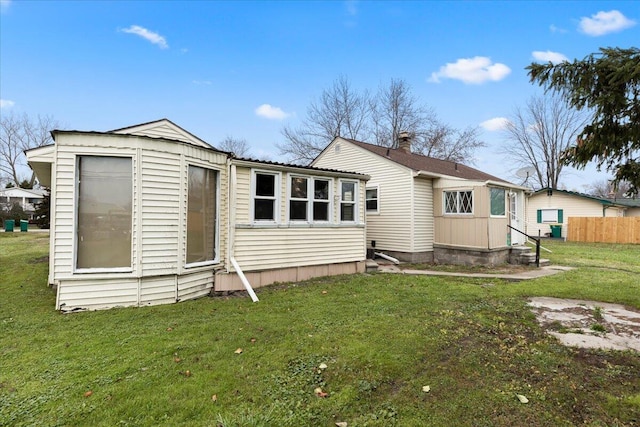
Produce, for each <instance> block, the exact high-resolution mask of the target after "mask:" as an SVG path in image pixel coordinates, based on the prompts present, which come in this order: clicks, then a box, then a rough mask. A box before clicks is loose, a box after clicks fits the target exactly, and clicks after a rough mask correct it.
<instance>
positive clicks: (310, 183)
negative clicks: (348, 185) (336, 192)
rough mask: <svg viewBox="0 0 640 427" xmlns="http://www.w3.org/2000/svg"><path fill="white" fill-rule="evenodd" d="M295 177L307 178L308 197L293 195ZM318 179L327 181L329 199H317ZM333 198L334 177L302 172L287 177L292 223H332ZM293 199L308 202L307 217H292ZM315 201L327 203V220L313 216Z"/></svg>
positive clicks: (288, 207) (290, 220) (288, 217)
mask: <svg viewBox="0 0 640 427" xmlns="http://www.w3.org/2000/svg"><path fill="white" fill-rule="evenodd" d="M295 178H303V179H306V180H307V197H306V198H294V197H292V196H291V189H292V187H293V185H292V182H293V180H294V179H295ZM317 181H325V182H327V187H328V190H329V193H328V198H327V199H316V197H315V183H316V182H317ZM332 198H333V179H332V178H329V177H319V176H311V175H301V174H289V176H288V179H287V220H288V221H289V222H290V223H296V224H299V223H303V224H314V223H315V224H318V223H325V224H327V223H330V222H331V216H332V215H331V212H332V209H333V208H332V203H331V200H332ZM292 201H300V202H306V203H307V212H306V214H307V218H306V219H291V202H292ZM315 203H326V204H327V219H326V220H316V219H315V218H314V217H313V213H314V209H313V208H314V205H315Z"/></svg>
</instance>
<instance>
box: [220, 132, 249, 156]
mask: <svg viewBox="0 0 640 427" xmlns="http://www.w3.org/2000/svg"><path fill="white" fill-rule="evenodd" d="M218 148H219V149H220V150H222V151H228V152H231V153H233V154H235V155H236V157H247V156H250V155H251V154H250V153H249V151H250V150H251V147H249V143H248V142H247V140H246V139H244V138H234V137H232V136H227V137H225V138H224V139H223V140H222V141H220V143H218Z"/></svg>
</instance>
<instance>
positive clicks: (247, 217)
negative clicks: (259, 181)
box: [235, 167, 253, 224]
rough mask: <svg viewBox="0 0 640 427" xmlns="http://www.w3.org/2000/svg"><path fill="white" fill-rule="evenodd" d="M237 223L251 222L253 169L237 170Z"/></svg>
mask: <svg viewBox="0 0 640 427" xmlns="http://www.w3.org/2000/svg"><path fill="white" fill-rule="evenodd" d="M235 197H236V223H238V224H249V223H250V222H251V213H250V212H251V204H252V203H253V200H252V199H251V169H249V168H243V167H238V168H236V191H235Z"/></svg>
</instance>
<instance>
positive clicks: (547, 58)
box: [531, 50, 569, 64]
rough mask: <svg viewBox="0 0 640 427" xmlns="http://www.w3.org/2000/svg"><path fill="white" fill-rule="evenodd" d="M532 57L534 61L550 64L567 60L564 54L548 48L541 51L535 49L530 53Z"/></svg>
mask: <svg viewBox="0 0 640 427" xmlns="http://www.w3.org/2000/svg"><path fill="white" fill-rule="evenodd" d="M531 56H533V59H535V60H536V61H542V62H551V63H552V64H559V63H560V62H564V61H568V60H569V58H567V57H566V56H564V55H563V54H561V53H559V52H551V51H550V50H548V51H546V52H543V51H541V50H536V51H534V52H532V53H531Z"/></svg>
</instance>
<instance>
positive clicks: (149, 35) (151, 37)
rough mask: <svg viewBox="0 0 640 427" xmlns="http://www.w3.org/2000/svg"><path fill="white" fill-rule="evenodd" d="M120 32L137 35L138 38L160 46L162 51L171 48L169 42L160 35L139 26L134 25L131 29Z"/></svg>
mask: <svg viewBox="0 0 640 427" xmlns="http://www.w3.org/2000/svg"><path fill="white" fill-rule="evenodd" d="M120 31H122V32H123V33H128V34H135V35H137V36H140V37H142V38H143V39H145V40H147V41H149V42H151V43H153V44H157V45H158V46H160V49H167V48H168V47H169V45H168V44H167V40H166V39H165V38H164V37H162V36H161V35H160V34H158V33H154V32H153V31H149V30H147V29H146V28H144V27H141V26H139V25H132V26H130V27H129V28H125V29H124V30H120Z"/></svg>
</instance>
